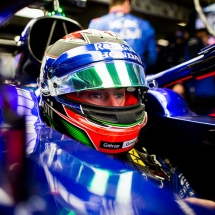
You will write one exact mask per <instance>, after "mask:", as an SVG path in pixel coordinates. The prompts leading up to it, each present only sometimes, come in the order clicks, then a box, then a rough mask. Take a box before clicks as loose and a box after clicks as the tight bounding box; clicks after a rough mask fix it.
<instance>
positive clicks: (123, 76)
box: [38, 29, 213, 205]
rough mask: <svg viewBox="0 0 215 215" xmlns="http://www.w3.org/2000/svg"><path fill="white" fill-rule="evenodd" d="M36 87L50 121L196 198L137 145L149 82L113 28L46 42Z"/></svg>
mask: <svg viewBox="0 0 215 215" xmlns="http://www.w3.org/2000/svg"><path fill="white" fill-rule="evenodd" d="M38 85H39V88H40V109H41V113H42V115H43V119H44V121H45V122H46V123H47V124H48V125H50V126H51V127H53V128H55V129H56V130H58V131H60V132H62V133H64V134H66V135H67V136H70V137H72V138H75V139H76V140H78V141H79V142H81V143H83V144H85V145H86V146H88V147H91V148H95V149H96V150H98V151H100V152H103V153H107V154H110V156H113V157H116V158H118V159H121V160H122V161H123V162H126V163H127V164H128V165H130V166H132V167H133V168H134V169H136V170H137V171H140V172H141V173H142V175H143V177H145V178H147V179H148V180H152V181H154V182H155V183H156V184H157V186H159V187H161V188H162V187H168V188H169V189H171V190H172V191H173V192H175V193H177V194H179V195H180V196H181V197H182V198H187V197H197V196H198V195H197V194H196V193H195V191H194V190H193V189H192V188H191V186H190V184H189V183H188V181H187V180H186V179H185V178H184V176H183V175H182V174H181V173H180V172H179V171H178V170H177V169H176V168H174V167H172V166H171V165H170V164H169V163H168V164H167V163H166V162H165V160H164V159H161V158H160V157H158V156H155V155H153V156H152V155H150V154H149V153H148V152H147V150H146V149H145V148H144V147H143V145H142V144H144V143H138V145H137V144H136V143H137V141H138V134H139V132H140V130H141V129H142V128H143V127H144V126H145V125H146V123H147V113H146V112H145V106H144V104H143V101H144V98H145V95H146V93H147V90H148V86H147V82H146V80H145V73H144V67H143V64H142V62H141V59H140V57H139V56H138V54H137V53H136V52H135V51H134V50H133V49H132V48H131V47H130V46H128V44H127V43H126V42H125V41H123V40H122V39H121V38H119V37H118V36H117V35H115V34H114V33H113V32H108V31H100V30H94V29H86V30H82V31H77V32H73V33H71V34H68V35H66V36H64V37H63V38H62V39H60V40H58V41H57V42H55V43H54V44H53V45H51V46H49V47H48V48H47V50H46V52H45V55H44V58H43V61H42V66H41V72H40V78H39V79H38ZM136 146H138V147H136ZM191 200H192V201H193V202H192V203H195V198H192V199H191ZM210 203H211V202H210ZM212 205H213V204H212Z"/></svg>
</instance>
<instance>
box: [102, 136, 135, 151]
mask: <svg viewBox="0 0 215 215" xmlns="http://www.w3.org/2000/svg"><path fill="white" fill-rule="evenodd" d="M136 139H137V138H134V139H133V140H129V141H125V142H121V143H119V142H118V143H111V142H104V141H101V143H100V147H101V148H103V149H122V148H128V147H131V146H132V145H134V144H135V142H136Z"/></svg>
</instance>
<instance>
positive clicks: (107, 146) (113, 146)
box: [100, 141, 122, 149]
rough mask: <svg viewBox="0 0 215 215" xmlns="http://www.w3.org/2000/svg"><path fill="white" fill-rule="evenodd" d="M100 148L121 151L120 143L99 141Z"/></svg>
mask: <svg viewBox="0 0 215 215" xmlns="http://www.w3.org/2000/svg"><path fill="white" fill-rule="evenodd" d="M100 147H101V148H103V149H121V148H122V143H110V142H104V141H101V143H100Z"/></svg>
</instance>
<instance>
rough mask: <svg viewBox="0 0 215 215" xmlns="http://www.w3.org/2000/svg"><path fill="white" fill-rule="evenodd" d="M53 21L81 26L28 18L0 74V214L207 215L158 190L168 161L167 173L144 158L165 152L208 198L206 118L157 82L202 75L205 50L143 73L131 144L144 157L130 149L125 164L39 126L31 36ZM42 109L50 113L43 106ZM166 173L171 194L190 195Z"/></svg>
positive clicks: (209, 132) (36, 55)
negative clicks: (141, 105) (140, 119)
mask: <svg viewBox="0 0 215 215" xmlns="http://www.w3.org/2000/svg"><path fill="white" fill-rule="evenodd" d="M54 22H62V23H64V24H65V23H67V22H68V23H69V24H71V25H72V26H73V27H74V26H75V27H76V29H73V30H80V28H81V27H80V26H79V24H78V23H75V22H74V21H73V20H69V19H66V18H65V19H64V18H59V17H42V18H39V19H36V20H32V21H31V23H29V24H28V26H27V27H26V29H25V30H24V33H23V35H22V37H21V40H20V44H21V46H20V50H21V51H20V52H19V53H18V54H17V56H16V58H15V59H16V60H17V67H16V77H14V78H13V79H5V78H2V84H1V99H0V101H1V103H0V104H1V111H2V112H1V141H0V143H1V163H2V165H1V168H2V171H1V172H2V177H1V189H2V196H3V197H4V198H3V200H2V202H0V203H1V211H2V213H7V214H17V213H18V214H19V213H20V214H21V213H22V211H23V213H24V212H25V213H29V214H34V213H35V214H38V213H39V214H173V213H176V214H189V212H188V211H192V212H194V214H214V212H213V211H210V210H208V209H206V208H204V207H200V206H196V205H192V204H187V203H185V202H184V201H183V200H182V199H181V197H180V195H176V194H175V193H172V192H170V191H169V190H166V189H164V188H163V181H165V180H164V179H168V173H169V172H170V173H171V171H173V172H174V173H177V170H175V168H172V166H170V164H169V161H165V163H168V164H169V165H166V167H165V168H167V169H168V168H169V169H168V171H167V170H166V169H164V168H161V167H160V162H161V161H162V160H161V161H158V160H156V159H153V160H152V161H151V162H150V159H151V158H153V156H149V155H154V154H157V153H158V152H159V154H163V155H164V157H168V158H169V159H170V160H171V162H172V163H173V164H174V166H177V167H178V169H179V170H180V171H181V172H183V174H184V175H185V176H186V178H187V179H188V181H190V183H191V184H192V186H193V187H194V189H195V190H196V191H197V193H199V195H200V196H201V197H203V198H206V199H211V200H214V196H213V195H214V192H213V191H214V190H213V189H214V186H213V177H214V176H213V174H212V173H211V172H212V171H211V170H212V168H213V152H214V137H213V129H214V118H212V117H209V116H202V115H198V114H196V113H195V112H193V111H192V110H190V108H189V107H188V105H187V102H186V101H185V100H184V98H183V97H182V96H181V95H179V94H178V93H176V92H174V91H173V90H171V89H168V88H167V87H165V86H167V85H168V84H169V85H170V84H172V83H174V82H175V81H181V80H182V79H184V78H187V77H190V76H200V75H203V74H208V73H210V72H211V71H212V68H213V64H212V65H211V63H212V62H213V61H212V59H213V48H212V47H209V48H208V49H207V50H204V51H203V53H202V55H200V57H197V58H195V59H193V60H192V61H189V62H186V63H184V64H182V65H179V66H177V67H175V68H172V69H170V70H167V71H164V72H161V73H159V74H156V75H153V76H148V77H146V80H147V81H148V83H149V85H152V87H151V88H150V89H149V91H148V93H147V99H145V109H146V112H147V113H148V123H147V125H146V126H145V127H144V128H143V129H142V130H141V132H140V136H139V142H140V144H139V147H140V148H141V149H142V148H143V147H144V148H147V151H148V152H149V154H148V153H146V151H144V152H145V154H146V156H145V155H141V153H140V154H137V155H136V154H135V152H133V154H130V155H129V156H130V157H129V159H130V160H131V161H130V160H129V161H130V162H127V161H128V158H127V157H126V159H121V160H118V159H113V157H111V156H108V155H105V154H103V153H100V152H98V151H96V150H95V149H91V148H88V147H86V146H85V145H83V144H81V143H80V142H79V141H76V140H74V139H73V138H70V137H69V136H68V135H65V134H64V133H63V132H59V131H57V130H56V129H54V127H55V125H53V124H52V125H50V124H49V126H48V125H46V123H44V118H43V114H41V111H40V105H39V101H40V100H39V99H40V92H39V90H38V89H37V84H36V78H37V77H38V76H39V70H38V68H40V66H41V63H42V55H43V51H44V47H42V48H41V49H40V48H38V47H36V46H35V44H36V43H35V40H33V39H34V38H37V39H38V37H37V36H38V35H37V34H36V32H38V31H36V29H38V28H39V27H41V26H42V25H43V24H44V25H45V26H46V27H47V29H48V26H52V25H53V23H54ZM47 23H48V24H47ZM69 24H68V25H69ZM42 36H44V35H42ZM46 36H47V37H41V38H45V39H44V40H45V41H44V44H48V45H50V44H51V43H52V42H54V41H55V40H57V39H60V38H53V40H54V41H52V42H51V43H50V38H51V39H52V37H49V34H48V33H47V35H46ZM51 36H53V35H51ZM62 36H63V35H62ZM46 40H47V41H49V43H47V41H46ZM211 50H212V51H211ZM35 64H36V66H35ZM201 66H202V67H201ZM29 68H31V69H29ZM202 68H208V70H207V69H205V70H203V69H202ZM8 83H9V84H8ZM45 111H46V113H47V115H49V116H51V114H52V112H51V110H50V109H48V108H47V109H46V110H45ZM15 143H16V144H15ZM5 151H6V152H7V153H5ZM144 152H143V153H142V154H144ZM141 156H142V157H143V158H145V157H147V156H148V158H149V160H147V161H145V160H144V162H145V163H146V164H147V165H149V166H150V167H151V168H150V171H148V172H147V174H143V173H145V171H146V169H145V168H144V165H141V164H140V163H141V161H142V162H143V160H141ZM121 161H123V162H121ZM125 161H126V162H125ZM147 162H148V163H147ZM156 162H157V163H156ZM163 166H164V165H163ZM143 169H144V170H143ZM174 176H175V177H176V178H177V179H175V181H178V177H179V179H180V181H181V183H180V184H177V183H172V184H173V185H175V186H176V187H175V188H174V189H175V191H178V193H179V194H180V193H181V194H184V193H189V195H190V196H192V193H191V192H192V190H190V188H189V185H188V184H187V181H186V180H185V178H184V176H182V175H180V174H175V175H174ZM172 178H173V179H172V180H174V177H172ZM197 179H198V180H197ZM199 181H201V183H200V182H199ZM161 182H162V183H161ZM181 185H184V186H181ZM164 187H165V186H164ZM155 205H156V207H155Z"/></svg>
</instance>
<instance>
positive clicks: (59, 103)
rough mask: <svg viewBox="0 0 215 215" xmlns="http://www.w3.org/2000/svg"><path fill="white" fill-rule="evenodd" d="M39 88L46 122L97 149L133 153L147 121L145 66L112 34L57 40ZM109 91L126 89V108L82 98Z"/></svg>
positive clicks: (83, 34)
mask: <svg viewBox="0 0 215 215" xmlns="http://www.w3.org/2000/svg"><path fill="white" fill-rule="evenodd" d="M38 85H39V88H40V108H41V111H42V117H43V119H44V121H45V122H46V123H48V125H50V126H51V127H53V128H55V129H56V130H58V131H60V132H62V133H63V134H65V135H66V136H71V137H73V138H75V139H76V140H78V141H79V142H81V143H83V144H85V145H87V146H89V147H92V148H95V149H96V150H98V151H101V152H105V153H110V154H116V153H122V152H126V151H129V150H130V149H131V148H133V147H134V145H135V143H136V142H137V137H138V134H139V131H140V129H141V128H142V127H143V126H144V125H145V124H146V122H147V114H146V112H145V108H144V107H145V106H144V104H143V103H142V100H143V98H144V95H145V94H146V92H147V90H148V87H147V84H146V80H145V73H144V68H143V65H142V62H141V60H140V57H139V56H138V54H137V53H136V52H135V51H134V50H133V49H132V48H131V47H130V46H129V45H128V44H127V43H126V42H125V41H123V40H122V39H121V38H119V37H118V36H117V35H116V34H114V33H113V32H109V31H100V30H95V29H86V30H81V31H76V32H73V33H71V34H68V35H66V36H64V37H63V38H62V39H60V40H58V41H57V42H55V43H54V44H53V45H51V46H50V47H48V48H47V50H46V52H45V55H44V58H43V61H42V66H41V71H40V78H39V79H38ZM108 88H125V89H126V92H125V103H124V106H120V107H118V106H117V107H115V106H103V105H95V104H91V103H89V102H86V101H85V100H84V99H80V98H79V93H83V92H84V91H89V90H95V89H100V90H101V89H108Z"/></svg>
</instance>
